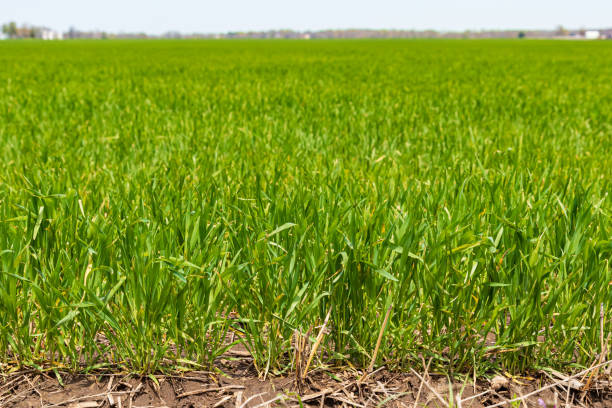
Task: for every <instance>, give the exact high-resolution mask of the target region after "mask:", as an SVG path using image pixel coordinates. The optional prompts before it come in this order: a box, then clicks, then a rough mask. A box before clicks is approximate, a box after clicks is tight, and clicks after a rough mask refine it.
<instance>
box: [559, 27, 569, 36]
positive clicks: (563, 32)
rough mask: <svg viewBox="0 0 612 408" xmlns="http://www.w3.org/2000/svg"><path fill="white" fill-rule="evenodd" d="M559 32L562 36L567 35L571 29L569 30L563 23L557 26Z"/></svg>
mask: <svg viewBox="0 0 612 408" xmlns="http://www.w3.org/2000/svg"><path fill="white" fill-rule="evenodd" d="M557 34H558V35H561V36H566V35H568V34H569V31H567V29H566V28H565V27H563V26H562V25H560V26H558V27H557Z"/></svg>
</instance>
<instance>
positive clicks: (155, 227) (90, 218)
mask: <svg viewBox="0 0 612 408" xmlns="http://www.w3.org/2000/svg"><path fill="white" fill-rule="evenodd" d="M0 66H1V67H2V69H0V142H1V143H0V364H2V366H0V369H2V367H4V368H5V369H7V367H13V366H20V365H21V366H34V367H42V366H49V365H50V364H51V366H55V367H58V366H59V367H65V368H68V369H74V370H88V369H92V368H103V367H110V366H115V367H116V366H119V367H123V368H125V369H128V370H134V371H139V372H153V371H157V370H172V369H176V368H179V367H196V366H199V365H203V366H206V365H208V364H210V363H211V362H212V361H213V360H214V359H215V358H216V357H217V356H218V355H219V354H220V353H222V352H223V351H224V347H225V339H226V334H227V333H228V331H236V332H238V333H239V334H240V335H239V336H237V337H236V339H238V340H239V341H243V342H244V344H245V346H246V347H247V348H248V349H249V350H250V351H251V352H252V353H253V356H254V358H255V363H256V367H257V368H258V370H260V372H271V373H279V372H283V371H284V370H291V369H292V364H293V353H294V351H293V340H292V336H293V335H294V332H295V331H296V330H300V331H302V332H306V331H308V330H309V329H311V335H312V336H315V335H316V333H317V332H318V327H319V326H320V325H321V323H322V321H323V318H324V317H325V315H326V314H327V312H328V310H331V318H330V323H329V332H328V334H327V335H326V336H325V337H324V340H323V343H322V346H321V349H322V350H323V351H324V354H323V355H322V356H321V357H320V358H319V359H318V361H317V362H316V363H317V364H328V365H335V364H346V363H347V362H350V363H351V364H353V365H355V366H361V367H363V366H366V365H367V364H368V363H369V361H370V358H371V355H372V351H373V350H374V347H375V343H376V339H377V337H378V334H379V331H380V328H381V325H382V322H383V318H384V315H385V311H386V310H387V307H388V306H391V307H392V309H391V315H390V319H389V324H388V326H387V329H386V331H385V334H384V338H383V342H382V346H381V349H380V352H379V353H378V358H377V364H383V363H384V364H388V365H389V366H391V367H396V368H400V369H401V368H406V367H408V366H410V365H411V364H413V363H415V362H418V363H419V364H420V361H421V355H422V356H423V357H425V359H428V358H429V357H433V358H434V360H433V361H434V363H433V364H434V365H437V366H438V367H440V368H441V369H444V370H451V371H464V372H466V371H469V372H471V371H472V370H474V369H475V370H476V371H478V372H483V371H484V370H489V369H495V368H504V369H508V370H511V371H515V372H517V371H524V370H528V369H531V368H535V367H538V366H567V364H575V365H577V366H578V365H589V364H590V363H591V362H592V361H593V359H594V358H595V357H596V355H597V353H598V352H599V351H600V335H601V332H600V307H601V305H602V304H603V308H604V311H605V314H606V323H605V328H604V330H605V332H606V333H607V332H609V330H610V325H609V323H608V322H607V320H608V319H609V318H610V312H609V311H610V310H611V308H612V304H611V303H612V302H611V300H612V286H611V284H612V271H611V270H610V266H609V260H610V258H611V255H612V243H611V240H612V220H611V216H612V199H611V197H610V196H609V195H608V191H609V190H610V187H611V184H612V183H611V182H612V176H611V175H612V155H611V153H610V152H611V147H612V98H611V97H610V95H612V43H607V42H590V43H586V42H581V43H573V42H559V41H557V42H549V41H538V42H535V41H533V42H519V41H469V42H467V41H464V42H462V41H386V42H383V41H346V42H342V41H320V42H316V41H311V42H308V41H302V42H298V41H295V42H290V41H286V42H257V41H250V42H230V41H217V42H214V41H210V42H205V41H202V42H189V41H182V42H166V41H151V42H64V43H41V42H3V43H0ZM230 312H232V313H235V314H236V316H237V317H236V318H232V319H228V318H227V316H228V315H229V313H230ZM94 340H95V341H94Z"/></svg>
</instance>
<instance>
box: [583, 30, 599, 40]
mask: <svg viewBox="0 0 612 408" xmlns="http://www.w3.org/2000/svg"><path fill="white" fill-rule="evenodd" d="M599 37H600V34H599V31H597V30H587V31H585V32H584V38H586V39H587V40H598V39H599Z"/></svg>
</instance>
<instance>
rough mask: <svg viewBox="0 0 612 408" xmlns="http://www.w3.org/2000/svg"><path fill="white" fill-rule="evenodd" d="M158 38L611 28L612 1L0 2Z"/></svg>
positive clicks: (36, 15) (0, 12) (52, 22)
mask: <svg viewBox="0 0 612 408" xmlns="http://www.w3.org/2000/svg"><path fill="white" fill-rule="evenodd" d="M11 20H15V21H17V22H20V23H30V24H35V25H46V26H49V27H51V28H54V29H58V30H67V29H68V28H69V27H70V26H75V27H77V28H79V29H87V30H91V29H99V30H106V31H112V32H119V31H127V32H136V31H144V32H147V33H150V34H159V33H163V32H166V31H171V30H177V31H181V32H185V33H189V32H200V33H214V32H226V31H246V30H267V29H279V28H290V29H295V30H319V29H326V28H397V29H417V30H422V29H427V28H433V29H437V30H453V31H454V30H465V29H471V30H478V29H511V28H521V29H526V28H547V29H551V28H554V27H556V26H557V25H560V24H561V25H564V26H566V27H568V28H603V27H610V26H612V0H464V1H456V0H420V1H415V0H405V1H400V0H375V1H365V0H302V1H293V0H260V1H257V0H199V1H198V0H171V1H162V0H96V1H90V0H0V22H6V21H11Z"/></svg>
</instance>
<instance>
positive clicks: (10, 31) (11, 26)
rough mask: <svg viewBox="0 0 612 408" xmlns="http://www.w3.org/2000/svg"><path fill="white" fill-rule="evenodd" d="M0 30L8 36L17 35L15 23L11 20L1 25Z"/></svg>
mask: <svg viewBox="0 0 612 408" xmlns="http://www.w3.org/2000/svg"><path fill="white" fill-rule="evenodd" d="M2 32H3V33H4V34H6V35H8V36H9V37H11V38H13V37H15V36H16V35H17V23H15V22H14V21H11V22H10V23H6V24H3V25H2Z"/></svg>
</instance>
